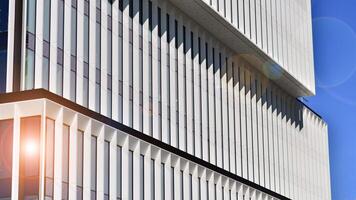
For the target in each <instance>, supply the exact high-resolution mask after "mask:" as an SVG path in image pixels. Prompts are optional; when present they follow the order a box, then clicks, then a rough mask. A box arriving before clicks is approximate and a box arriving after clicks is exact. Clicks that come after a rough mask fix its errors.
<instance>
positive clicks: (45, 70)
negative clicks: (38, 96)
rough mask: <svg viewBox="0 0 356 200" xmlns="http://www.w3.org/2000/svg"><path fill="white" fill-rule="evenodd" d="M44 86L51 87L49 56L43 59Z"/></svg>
mask: <svg viewBox="0 0 356 200" xmlns="http://www.w3.org/2000/svg"><path fill="white" fill-rule="evenodd" d="M42 67H43V71H42V87H43V88H45V89H48V87H49V60H48V58H43V61H42Z"/></svg>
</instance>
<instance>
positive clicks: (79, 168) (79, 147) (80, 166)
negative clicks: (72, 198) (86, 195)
mask: <svg viewBox="0 0 356 200" xmlns="http://www.w3.org/2000/svg"><path fill="white" fill-rule="evenodd" d="M83 137H84V132H83V131H81V130H78V132H77V199H83Z"/></svg>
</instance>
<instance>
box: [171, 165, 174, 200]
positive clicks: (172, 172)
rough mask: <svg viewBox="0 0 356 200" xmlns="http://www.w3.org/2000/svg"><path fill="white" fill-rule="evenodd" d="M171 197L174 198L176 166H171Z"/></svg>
mask: <svg viewBox="0 0 356 200" xmlns="http://www.w3.org/2000/svg"><path fill="white" fill-rule="evenodd" d="M171 191H172V195H171V199H172V200H174V167H171Z"/></svg>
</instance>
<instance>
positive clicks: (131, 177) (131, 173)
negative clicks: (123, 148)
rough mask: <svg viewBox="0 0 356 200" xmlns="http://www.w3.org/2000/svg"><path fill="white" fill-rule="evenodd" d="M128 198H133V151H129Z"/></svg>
mask: <svg viewBox="0 0 356 200" xmlns="http://www.w3.org/2000/svg"><path fill="white" fill-rule="evenodd" d="M129 200H133V151H129Z"/></svg>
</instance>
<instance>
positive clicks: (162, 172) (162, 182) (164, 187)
mask: <svg viewBox="0 0 356 200" xmlns="http://www.w3.org/2000/svg"><path fill="white" fill-rule="evenodd" d="M164 180H165V171H164V163H161V199H162V200H164V199H165V195H166V186H165V181H164Z"/></svg>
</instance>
